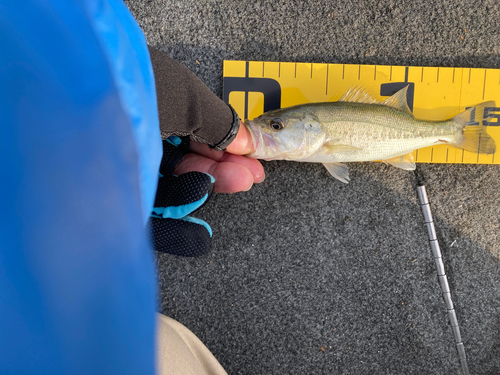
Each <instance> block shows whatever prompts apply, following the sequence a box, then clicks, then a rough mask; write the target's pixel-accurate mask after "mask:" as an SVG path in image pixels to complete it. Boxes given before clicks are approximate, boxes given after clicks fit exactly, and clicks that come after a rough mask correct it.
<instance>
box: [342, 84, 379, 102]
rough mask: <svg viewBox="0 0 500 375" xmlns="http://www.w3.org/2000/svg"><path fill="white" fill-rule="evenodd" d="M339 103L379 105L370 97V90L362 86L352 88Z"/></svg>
mask: <svg viewBox="0 0 500 375" xmlns="http://www.w3.org/2000/svg"><path fill="white" fill-rule="evenodd" d="M338 101H339V102H353V103H367V104H375V103H379V102H378V101H376V100H375V99H373V97H372V96H371V95H370V93H369V92H368V90H366V89H365V88H363V87H361V86H351V87H350V88H349V90H347V91H346V93H345V94H344V95H342V97H341V98H340V99H339V100H338Z"/></svg>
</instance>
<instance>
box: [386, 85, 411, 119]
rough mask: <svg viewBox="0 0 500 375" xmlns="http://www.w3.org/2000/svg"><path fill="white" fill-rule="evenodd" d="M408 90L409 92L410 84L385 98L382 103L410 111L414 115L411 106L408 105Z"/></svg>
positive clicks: (406, 111)
mask: <svg viewBox="0 0 500 375" xmlns="http://www.w3.org/2000/svg"><path fill="white" fill-rule="evenodd" d="M407 92H408V86H406V87H405V88H402V89H401V90H399V91H398V92H397V93H395V94H394V95H393V96H391V97H390V98H387V99H385V100H384V101H383V102H382V103H381V104H383V105H386V106H388V107H392V108H395V109H397V110H399V111H401V112H404V113H408V114H410V115H412V116H413V113H411V111H410V108H409V107H408V103H407V101H406V94H407Z"/></svg>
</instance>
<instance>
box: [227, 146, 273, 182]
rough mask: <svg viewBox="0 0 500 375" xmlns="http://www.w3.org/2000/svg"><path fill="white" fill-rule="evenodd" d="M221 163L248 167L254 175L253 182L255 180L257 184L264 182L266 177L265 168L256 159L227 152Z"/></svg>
mask: <svg viewBox="0 0 500 375" xmlns="http://www.w3.org/2000/svg"><path fill="white" fill-rule="evenodd" d="M220 161H221V162H227V163H235V164H239V165H242V166H244V167H246V168H247V169H248V170H249V171H250V173H251V174H252V175H253V180H254V181H253V182H254V183H256V184H258V183H261V182H262V181H264V178H265V176H266V175H265V173H264V167H262V164H261V163H260V161H258V160H256V159H250V158H247V157H246V156H242V155H233V154H230V153H228V152H226V153H225V154H224V156H223V157H222V159H221V160H220Z"/></svg>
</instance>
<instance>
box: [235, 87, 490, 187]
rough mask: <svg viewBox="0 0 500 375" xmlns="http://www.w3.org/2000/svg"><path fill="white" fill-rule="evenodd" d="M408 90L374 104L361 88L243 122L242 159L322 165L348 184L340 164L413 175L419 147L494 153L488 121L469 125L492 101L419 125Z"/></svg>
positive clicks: (345, 171)
mask: <svg viewBox="0 0 500 375" xmlns="http://www.w3.org/2000/svg"><path fill="white" fill-rule="evenodd" d="M407 89H408V87H405V88H404V89H402V90H400V91H398V92H397V93H396V94H394V95H393V96H391V97H389V98H388V99H386V100H384V101H381V102H379V101H376V100H375V99H373V97H372V96H371V95H370V94H369V93H368V92H367V91H366V90H364V89H363V88H351V89H349V90H348V91H347V92H346V93H345V94H344V95H343V96H342V97H341V98H340V99H339V101H337V102H325V103H309V104H301V105H297V106H293V107H288V108H282V109H277V110H274V111H269V112H266V113H264V114H262V115H261V116H259V117H257V118H255V119H253V120H245V126H246V127H247V128H248V129H249V131H250V133H251V135H252V141H253V145H254V147H255V152H254V153H252V154H249V155H247V156H249V157H252V158H255V159H263V160H293V161H300V162H313V163H323V165H324V166H325V167H326V169H327V170H328V172H330V174H331V175H332V176H334V177H335V178H337V179H338V180H340V181H342V182H344V183H348V181H349V172H348V169H347V166H345V165H344V164H342V163H343V162H359V161H375V160H382V161H384V162H386V163H389V164H392V165H393V166H395V167H398V168H402V169H405V170H414V169H415V162H414V160H413V154H412V153H413V151H414V150H416V149H419V148H423V147H428V146H434V145H442V144H447V145H451V146H454V147H458V148H463V149H465V150H467V151H472V152H478V153H481V154H493V153H494V152H495V141H494V139H493V138H491V137H490V136H489V135H488V133H487V132H486V126H485V125H487V122H488V119H487V118H486V119H485V120H484V121H480V122H479V125H477V123H475V124H476V125H472V124H471V125H469V124H468V123H470V122H471V120H472V121H473V120H474V113H477V114H482V113H484V109H485V107H495V103H494V102H492V101H490V102H485V103H482V104H479V105H477V106H475V107H472V108H469V109H468V110H466V111H464V112H462V113H459V114H458V115H456V116H455V117H452V118H451V119H448V120H445V121H424V120H418V119H416V118H415V117H414V116H413V114H412V113H411V111H410V109H409V108H408V105H407V100H406V93H407ZM473 111H475V112H473Z"/></svg>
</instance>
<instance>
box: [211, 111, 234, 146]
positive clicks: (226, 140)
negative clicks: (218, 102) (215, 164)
mask: <svg viewBox="0 0 500 375" xmlns="http://www.w3.org/2000/svg"><path fill="white" fill-rule="evenodd" d="M228 106H229V109H231V112H232V113H233V124H232V125H231V129H229V133H227V135H226V136H225V137H224V138H223V139H222V141H220V142H219V143H218V144H216V145H215V146H214V147H212V148H213V149H214V150H217V151H224V150H225V149H226V147H227V146H229V144H230V143H231V142H232V141H233V140H234V138H236V134H238V130H240V117H239V116H238V114H237V113H236V111H235V110H234V108H233V107H231V105H230V104H228Z"/></svg>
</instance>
